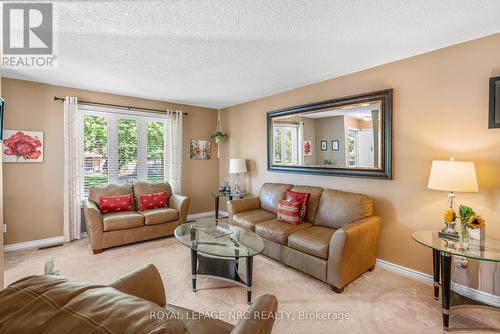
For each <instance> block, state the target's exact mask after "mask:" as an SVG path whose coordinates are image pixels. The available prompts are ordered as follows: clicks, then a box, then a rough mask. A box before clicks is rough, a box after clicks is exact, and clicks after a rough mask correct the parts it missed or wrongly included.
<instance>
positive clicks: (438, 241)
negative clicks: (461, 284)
mask: <svg viewBox="0 0 500 334" xmlns="http://www.w3.org/2000/svg"><path fill="white" fill-rule="evenodd" d="M411 237H412V238H413V240H415V241H416V242H418V243H419V244H421V245H423V246H426V247H429V248H431V249H432V255H433V256H432V262H433V268H434V299H439V287H441V288H442V296H441V302H442V309H443V327H444V328H445V329H446V330H447V329H448V327H449V321H450V311H451V309H452V308H453V307H459V306H465V305H475V306H483V307H488V308H492V309H495V310H499V308H498V307H495V306H493V305H488V304H485V303H482V302H480V301H478V300H474V299H471V298H469V297H466V296H463V295H460V294H459V293H458V292H456V291H452V290H451V267H452V256H461V257H465V258H469V259H476V260H480V261H490V262H500V241H499V240H494V239H485V240H483V241H481V242H480V241H478V240H470V241H469V242H468V243H467V244H464V243H461V242H460V241H455V240H449V239H445V238H441V237H439V236H438V232H435V231H418V232H414V233H412V234H411ZM440 275H441V283H440V279H439V278H440Z"/></svg>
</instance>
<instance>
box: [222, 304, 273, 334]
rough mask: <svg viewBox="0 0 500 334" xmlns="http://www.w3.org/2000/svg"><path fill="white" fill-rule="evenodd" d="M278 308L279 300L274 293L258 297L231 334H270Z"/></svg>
mask: <svg viewBox="0 0 500 334" xmlns="http://www.w3.org/2000/svg"><path fill="white" fill-rule="evenodd" d="M277 310H278V300H277V299H276V297H275V296H273V295H263V296H260V297H259V298H257V299H256V300H255V301H254V302H253V304H252V306H251V307H250V308H249V309H248V310H247V311H246V313H245V315H244V316H243V319H241V320H240V321H239V322H238V324H236V326H235V327H234V328H233V330H232V331H231V332H230V333H231V334H253V333H258V334H270V333H271V330H272V328H273V325H274V318H275V316H276V311H277Z"/></svg>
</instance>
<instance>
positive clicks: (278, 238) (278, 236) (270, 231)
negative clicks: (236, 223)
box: [255, 219, 312, 245]
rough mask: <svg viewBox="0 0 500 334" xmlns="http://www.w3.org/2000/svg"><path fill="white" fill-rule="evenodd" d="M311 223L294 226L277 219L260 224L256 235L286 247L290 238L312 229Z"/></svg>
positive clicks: (256, 229) (256, 228)
mask: <svg viewBox="0 0 500 334" xmlns="http://www.w3.org/2000/svg"><path fill="white" fill-rule="evenodd" d="M311 226H312V224H311V223H302V224H299V225H293V224H289V223H285V222H282V221H279V220H276V219H273V220H268V221H265V222H262V223H259V224H257V225H256V226H255V233H257V234H258V235H260V236H261V237H262V238H264V239H267V240H269V241H274V242H277V243H280V244H283V245H286V242H287V240H288V236H289V235H290V234H292V233H295V232H297V231H300V230H303V229H305V228H308V227H311Z"/></svg>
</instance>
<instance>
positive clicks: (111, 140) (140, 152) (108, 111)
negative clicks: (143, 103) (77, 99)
mask: <svg viewBox="0 0 500 334" xmlns="http://www.w3.org/2000/svg"><path fill="white" fill-rule="evenodd" d="M137 113H138V112H137V111H127V110H122V109H115V108H108V107H100V106H92V105H79V106H78V128H79V131H80V133H79V138H80V143H79V148H78V150H79V152H80V154H81V155H82V156H83V154H84V133H83V126H84V122H83V120H84V116H86V115H89V116H97V117H104V118H105V119H106V124H107V130H108V131H107V132H108V142H107V153H108V156H107V159H108V168H107V169H108V183H118V176H119V171H118V170H114V169H113V168H111V166H118V154H117V152H118V121H119V120H120V119H131V120H135V121H136V122H137V164H138V166H137V180H139V181H146V180H147V177H148V166H147V154H148V151H147V122H161V123H163V131H164V132H163V133H164V137H163V148H164V159H165V158H166V152H167V151H166V149H167V128H168V127H167V121H168V120H167V117H166V116H165V117H161V116H159V115H158V114H156V113H148V112H142V111H141V112H140V115H138V114H137ZM141 159H143V160H144V161H141ZM82 160H84V159H82ZM81 168H82V173H80V174H81V176H80V184H81V189H82V191H81V194H82V196H85V195H84V193H85V191H84V180H85V173H84V168H85V165H84V164H83V165H82V166H81ZM166 173H167V171H166V170H165V169H164V170H163V177H164V178H165V177H166Z"/></svg>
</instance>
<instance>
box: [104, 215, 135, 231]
mask: <svg viewBox="0 0 500 334" xmlns="http://www.w3.org/2000/svg"><path fill="white" fill-rule="evenodd" d="M102 223H103V225H104V231H116V230H125V229H128V228H132V227H139V226H144V216H142V215H141V214H139V213H137V212H134V211H129V212H112V213H105V214H103V215H102Z"/></svg>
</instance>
